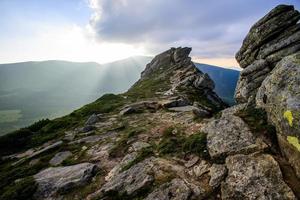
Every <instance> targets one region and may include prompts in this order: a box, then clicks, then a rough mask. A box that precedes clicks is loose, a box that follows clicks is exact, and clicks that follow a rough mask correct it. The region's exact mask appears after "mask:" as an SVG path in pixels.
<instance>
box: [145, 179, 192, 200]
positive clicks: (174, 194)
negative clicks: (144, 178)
mask: <svg viewBox="0 0 300 200" xmlns="http://www.w3.org/2000/svg"><path fill="white" fill-rule="evenodd" d="M191 194H192V190H191V189H190V188H189V187H188V185H187V184H186V183H185V182H184V181H183V180H181V179H179V178H175V179H173V180H172V181H171V182H168V183H164V184H163V185H161V186H160V187H159V188H157V189H155V190H154V191H153V192H152V193H150V194H149V195H148V196H147V197H146V198H145V200H186V199H189V197H190V195H191Z"/></svg>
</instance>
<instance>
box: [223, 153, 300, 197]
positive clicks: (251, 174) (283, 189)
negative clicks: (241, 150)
mask: <svg viewBox="0 0 300 200" xmlns="http://www.w3.org/2000/svg"><path fill="white" fill-rule="evenodd" d="M226 167H227V168H228V176H227V178H226V181H225V182H223V183H222V186H221V192H222V199H224V200H227V199H228V200H234V199H249V200H254V199H274V200H292V199H295V200H296V197H295V196H294V194H293V192H292V190H291V189H290V188H289V187H288V186H287V185H286V183H285V182H284V181H283V178H282V174H281V171H280V168H279V165H278V163H277V162H276V161H275V160H274V158H273V157H272V156H270V155H267V154H262V155H261V154H257V155H235V156H230V157H227V159H226Z"/></svg>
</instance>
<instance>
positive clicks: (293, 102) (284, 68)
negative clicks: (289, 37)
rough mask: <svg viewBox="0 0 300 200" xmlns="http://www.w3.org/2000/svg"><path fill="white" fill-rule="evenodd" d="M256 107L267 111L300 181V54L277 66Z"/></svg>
mask: <svg viewBox="0 0 300 200" xmlns="http://www.w3.org/2000/svg"><path fill="white" fill-rule="evenodd" d="M256 104H257V105H258V106H259V107H261V108H264V109H265V110H266V111H267V115H268V118H269V121H270V122H271V123H272V124H274V125H275V127H276V129H277V135H278V141H279V144H280V147H281V150H282V152H283V153H284V154H285V155H286V158H287V159H288V160H289V162H290V163H291V165H292V166H293V167H294V169H295V171H296V173H297V175H298V177H299V178H300V123H299V122H300V53H296V54H294V55H291V56H288V57H285V58H284V59H282V60H281V61H280V62H279V63H278V64H277V65H276V67H275V68H274V69H273V70H272V72H271V74H270V75H269V76H268V77H267V78H266V79H265V80H264V82H263V83H262V86H261V87H260V88H259V90H258V93H257V95H256Z"/></svg>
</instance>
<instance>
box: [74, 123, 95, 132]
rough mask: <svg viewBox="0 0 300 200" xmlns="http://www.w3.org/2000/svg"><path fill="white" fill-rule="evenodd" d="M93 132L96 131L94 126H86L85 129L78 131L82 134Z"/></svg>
mask: <svg viewBox="0 0 300 200" xmlns="http://www.w3.org/2000/svg"><path fill="white" fill-rule="evenodd" d="M93 130H95V126H92V125H85V126H84V127H82V128H79V129H78V131H79V132H80V133H86V132H90V131H93Z"/></svg>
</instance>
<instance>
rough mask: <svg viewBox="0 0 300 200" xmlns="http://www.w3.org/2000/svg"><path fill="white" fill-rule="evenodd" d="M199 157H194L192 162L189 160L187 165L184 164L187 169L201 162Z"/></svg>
mask: <svg viewBox="0 0 300 200" xmlns="http://www.w3.org/2000/svg"><path fill="white" fill-rule="evenodd" d="M199 159H200V158H199V157H198V156H193V157H192V158H191V159H190V160H188V162H187V163H185V164H184V166H185V167H187V168H190V167H193V166H194V165H195V164H196V163H197V162H198V161H199Z"/></svg>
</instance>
